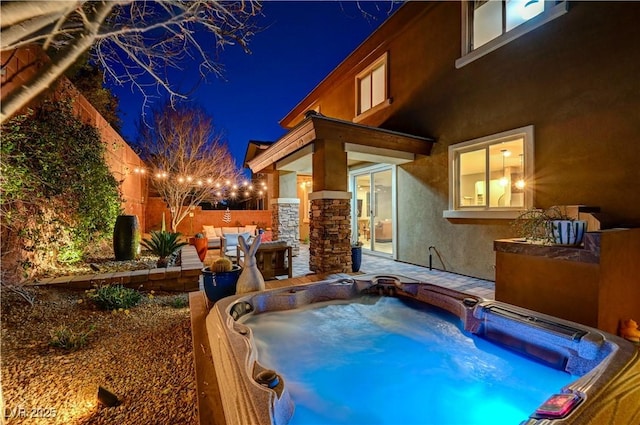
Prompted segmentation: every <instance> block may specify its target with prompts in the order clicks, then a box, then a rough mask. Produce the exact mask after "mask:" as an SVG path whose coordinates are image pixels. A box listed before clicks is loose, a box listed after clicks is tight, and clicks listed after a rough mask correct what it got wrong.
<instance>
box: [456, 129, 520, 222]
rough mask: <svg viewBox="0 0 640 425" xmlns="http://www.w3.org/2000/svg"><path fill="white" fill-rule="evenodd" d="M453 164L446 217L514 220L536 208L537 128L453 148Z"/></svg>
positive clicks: (497, 135)
mask: <svg viewBox="0 0 640 425" xmlns="http://www.w3.org/2000/svg"><path fill="white" fill-rule="evenodd" d="M449 164H450V165H451V173H450V190H449V211H445V214H444V216H445V217H451V218H455V217H461V218H463V217H469V218H474V217H475V218H483V217H484V218H511V216H513V215H514V213H517V212H519V211H522V210H524V209H526V208H528V207H530V206H531V205H532V200H531V196H530V194H531V185H532V179H531V177H530V176H531V171H532V169H533V126H527V127H522V128H519V129H515V130H510V131H506V132H503V133H500V134H495V135H491V136H487V137H482V138H480V139H474V140H470V141H467V142H463V143H458V144H455V145H451V146H450V147H449ZM516 215H517V214H516Z"/></svg>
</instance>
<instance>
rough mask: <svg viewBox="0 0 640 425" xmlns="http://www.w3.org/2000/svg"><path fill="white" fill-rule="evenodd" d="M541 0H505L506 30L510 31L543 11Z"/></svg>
mask: <svg viewBox="0 0 640 425" xmlns="http://www.w3.org/2000/svg"><path fill="white" fill-rule="evenodd" d="M544 4H545V2H544V1H543V0H507V2H506V8H505V10H506V14H507V18H506V30H507V31H511V30H512V29H514V28H515V27H517V26H518V25H520V24H523V23H525V22H526V21H528V20H529V19H531V18H533V17H535V16H538V15H539V14H541V13H542V12H543V11H544Z"/></svg>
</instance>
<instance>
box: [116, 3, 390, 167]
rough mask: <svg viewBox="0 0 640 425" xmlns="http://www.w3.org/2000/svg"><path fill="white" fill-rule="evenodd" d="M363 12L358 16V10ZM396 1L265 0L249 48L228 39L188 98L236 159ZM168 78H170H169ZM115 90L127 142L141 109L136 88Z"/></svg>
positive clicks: (191, 77)
mask: <svg viewBox="0 0 640 425" xmlns="http://www.w3.org/2000/svg"><path fill="white" fill-rule="evenodd" d="M358 5H359V6H360V8H362V9H364V10H365V11H366V12H368V13H369V14H370V15H374V16H368V17H367V16H364V15H363V13H362V12H361V11H360V10H359V9H358ZM399 5H400V3H394V4H392V3H390V2H369V1H362V2H360V3H355V2H337V1H322V2H306V1H265V2H264V3H263V8H262V15H263V16H261V17H260V18H259V19H258V21H257V24H258V26H259V27H260V28H261V31H260V32H258V33H257V34H256V35H255V36H253V38H252V39H251V41H250V44H249V49H250V50H251V54H246V53H245V52H244V51H243V50H242V49H241V48H240V47H239V46H229V47H227V48H225V50H224V51H222V52H221V54H220V62H221V63H222V64H223V66H224V77H223V78H224V79H220V78H216V77H215V76H213V75H211V76H210V77H209V78H208V82H205V83H202V84H200V85H198V87H197V89H196V90H195V92H194V93H192V94H191V96H190V100H191V101H193V102H196V103H198V104H200V105H202V106H204V108H205V109H206V110H207V111H208V112H209V114H210V115H211V116H213V119H214V124H215V126H216V129H217V130H218V131H219V132H222V133H223V134H224V136H225V139H226V140H227V143H228V145H229V148H230V150H231V153H232V155H233V156H234V158H235V159H236V163H237V165H238V166H240V167H241V166H242V161H243V159H244V154H245V150H246V147H247V142H248V141H249V140H277V139H278V138H280V137H281V136H282V135H283V134H284V133H285V132H284V130H283V129H282V128H281V127H280V125H279V124H278V121H280V120H281V119H282V118H283V117H284V116H285V115H286V114H287V113H288V112H289V111H290V110H291V109H293V108H294V107H295V106H296V105H297V104H298V102H300V101H301V100H302V99H303V98H304V96H305V95H307V94H308V93H309V92H310V91H311V90H312V89H313V88H314V87H315V86H316V85H318V83H320V81H322V79H324V78H325V77H326V76H327V75H328V74H329V72H331V71H332V70H333V69H334V68H335V67H336V66H337V65H338V64H340V62H342V61H343V60H344V59H345V58H346V57H347V56H348V54H349V53H351V52H352V51H353V50H354V49H355V48H356V47H357V46H358V45H360V44H361V43H362V42H363V41H364V40H365V39H366V38H367V37H368V36H369V35H370V34H371V33H372V32H373V31H374V30H375V29H376V28H377V27H378V26H379V25H380V24H381V23H382V22H383V21H384V20H385V19H386V18H387V17H388V16H390V14H391V13H392V11H391V10H390V9H391V8H392V7H393V10H395V9H397V7H398V6H399ZM179 78H182V79H183V81H178V83H180V84H185V86H189V87H193V84H194V82H195V81H196V80H197V79H198V78H199V74H198V69H197V64H194V65H193V66H189V64H187V66H186V67H185V71H184V72H183V73H181V74H179ZM174 81H176V80H174ZM113 90H114V92H115V94H116V95H118V97H120V99H121V101H120V109H121V112H122V113H121V116H122V119H123V130H122V133H123V136H124V137H125V139H126V140H129V141H133V140H135V139H136V138H137V136H136V133H137V132H136V123H137V122H138V121H139V120H140V116H141V113H142V106H141V105H142V99H143V97H142V95H141V94H139V93H131V90H130V88H129V87H113Z"/></svg>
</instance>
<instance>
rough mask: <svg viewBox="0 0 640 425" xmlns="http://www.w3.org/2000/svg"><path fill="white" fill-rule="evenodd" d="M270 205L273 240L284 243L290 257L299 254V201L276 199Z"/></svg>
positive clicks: (295, 199) (296, 199)
mask: <svg viewBox="0 0 640 425" xmlns="http://www.w3.org/2000/svg"><path fill="white" fill-rule="evenodd" d="M270 204H271V218H272V226H271V229H272V233H273V240H274V241H286V242H287V245H289V246H291V247H292V249H291V254H292V255H298V254H300V227H299V226H300V199H298V198H277V199H272V200H271V202H270Z"/></svg>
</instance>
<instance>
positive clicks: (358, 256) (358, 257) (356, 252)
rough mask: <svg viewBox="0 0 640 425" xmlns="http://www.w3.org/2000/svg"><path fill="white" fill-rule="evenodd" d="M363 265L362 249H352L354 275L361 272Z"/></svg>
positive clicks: (357, 247)
mask: <svg viewBox="0 0 640 425" xmlns="http://www.w3.org/2000/svg"><path fill="white" fill-rule="evenodd" d="M361 264H362V247H361V246H352V247H351V271H352V272H354V273H355V272H359V271H360V265H361Z"/></svg>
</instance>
